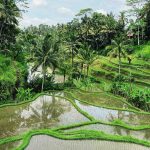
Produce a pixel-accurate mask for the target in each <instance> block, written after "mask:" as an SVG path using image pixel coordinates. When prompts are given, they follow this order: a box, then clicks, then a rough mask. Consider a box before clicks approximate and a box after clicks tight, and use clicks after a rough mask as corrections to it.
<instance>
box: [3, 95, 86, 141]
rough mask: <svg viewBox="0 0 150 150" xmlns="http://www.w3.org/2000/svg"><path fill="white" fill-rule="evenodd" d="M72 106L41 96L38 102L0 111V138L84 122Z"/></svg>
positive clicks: (59, 99)
mask: <svg viewBox="0 0 150 150" xmlns="http://www.w3.org/2000/svg"><path fill="white" fill-rule="evenodd" d="M87 120H88V119H87V118H85V117H84V116H83V115H81V114H80V113H79V112H78V111H77V110H76V109H75V108H74V107H73V106H72V104H71V103H70V102H69V101H67V100H65V99H63V98H58V97H55V95H54V94H53V96H41V97H39V98H38V99H37V100H35V101H33V102H30V103H26V104H23V105H18V106H11V107H4V108H1V109H0V138H3V137H9V136H12V135H18V134H20V133H23V132H25V131H28V130H30V129H41V128H51V127H56V126H59V125H60V126H62V125H69V124H73V123H78V122H84V121H87Z"/></svg>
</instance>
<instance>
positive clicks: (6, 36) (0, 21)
mask: <svg viewBox="0 0 150 150" xmlns="http://www.w3.org/2000/svg"><path fill="white" fill-rule="evenodd" d="M16 3H17V2H15V1H10V0H9V1H8V0H0V43H1V45H0V47H1V48H3V49H5V51H4V53H5V52H7V49H8V48H9V47H8V46H9V45H10V44H11V43H14V41H15V40H14V39H15V36H16V35H17V34H18V29H17V25H18V18H19V17H21V10H20V9H19V8H18V6H17V4H16ZM6 46H7V47H6Z"/></svg>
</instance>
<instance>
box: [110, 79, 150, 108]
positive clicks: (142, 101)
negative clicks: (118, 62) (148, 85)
mask: <svg viewBox="0 0 150 150" xmlns="http://www.w3.org/2000/svg"><path fill="white" fill-rule="evenodd" d="M111 92H112V93H114V94H115V95H120V96H123V97H125V98H126V99H127V101H128V102H129V103H131V104H132V105H133V106H135V107H138V108H140V109H142V110H145V111H150V106H149V105H148V103H149V102H150V90H149V89H143V90H140V89H137V88H136V87H135V86H134V87H133V86H131V85H129V84H128V83H125V82H113V83H112V85H111Z"/></svg>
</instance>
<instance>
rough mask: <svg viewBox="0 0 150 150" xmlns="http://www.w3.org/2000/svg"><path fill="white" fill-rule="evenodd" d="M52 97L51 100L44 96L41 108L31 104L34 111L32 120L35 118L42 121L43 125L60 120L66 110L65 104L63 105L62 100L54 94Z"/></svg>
mask: <svg viewBox="0 0 150 150" xmlns="http://www.w3.org/2000/svg"><path fill="white" fill-rule="evenodd" d="M51 98H52V101H51V102H50V101H47V100H45V99H44V98H43V100H42V106H41V108H40V109H39V108H38V109H36V108H35V107H32V106H30V108H31V110H32V112H33V113H34V114H33V115H32V120H33V118H35V119H36V120H37V121H36V122H40V123H42V125H43V126H47V125H48V124H49V123H53V122H55V121H58V117H59V116H60V115H61V114H62V113H64V111H66V110H65V106H64V105H62V101H60V100H56V98H55V95H54V94H53V95H52V97H51ZM34 121H35V120H34Z"/></svg>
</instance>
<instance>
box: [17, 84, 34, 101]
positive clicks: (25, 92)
mask: <svg viewBox="0 0 150 150" xmlns="http://www.w3.org/2000/svg"><path fill="white" fill-rule="evenodd" d="M31 91H32V89H29V88H28V89H24V88H22V87H21V88H18V89H17V92H18V93H17V101H25V100H29V99H31V98H32V94H31Z"/></svg>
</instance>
